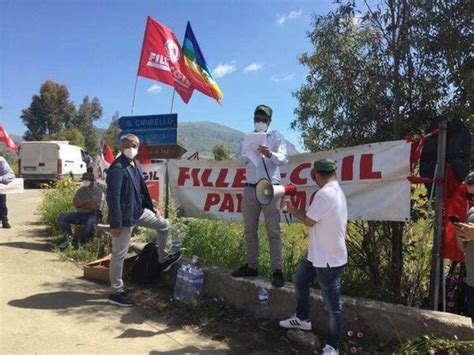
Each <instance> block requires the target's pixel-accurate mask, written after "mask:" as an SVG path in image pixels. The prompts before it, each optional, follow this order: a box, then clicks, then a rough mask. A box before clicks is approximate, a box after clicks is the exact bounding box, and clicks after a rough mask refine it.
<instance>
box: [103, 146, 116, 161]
mask: <svg viewBox="0 0 474 355" xmlns="http://www.w3.org/2000/svg"><path fill="white" fill-rule="evenodd" d="M104 159H105V161H106V162H107V163H109V164H112V163H113V162H114V160H115V158H114V153H113V152H112V149H111V148H110V146H109V145H108V144H106V145H104Z"/></svg>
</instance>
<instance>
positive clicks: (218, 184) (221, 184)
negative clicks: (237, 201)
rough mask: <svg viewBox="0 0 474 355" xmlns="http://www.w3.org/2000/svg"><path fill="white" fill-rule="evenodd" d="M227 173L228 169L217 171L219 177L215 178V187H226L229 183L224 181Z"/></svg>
mask: <svg viewBox="0 0 474 355" xmlns="http://www.w3.org/2000/svg"><path fill="white" fill-rule="evenodd" d="M228 172H229V169H227V168H226V169H221V170H220V171H219V176H218V177H217V181H216V187H228V186H229V183H228V182H226V181H225V178H226V177H227V173H228Z"/></svg>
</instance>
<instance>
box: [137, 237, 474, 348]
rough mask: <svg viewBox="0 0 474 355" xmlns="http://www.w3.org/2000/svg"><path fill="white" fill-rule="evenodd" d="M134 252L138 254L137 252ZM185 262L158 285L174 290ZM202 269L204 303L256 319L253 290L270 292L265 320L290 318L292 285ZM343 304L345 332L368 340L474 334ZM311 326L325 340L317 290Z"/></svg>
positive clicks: (395, 311) (373, 306)
mask: <svg viewBox="0 0 474 355" xmlns="http://www.w3.org/2000/svg"><path fill="white" fill-rule="evenodd" d="M141 247H143V246H141ZM133 250H134V251H137V248H136V247H135V248H134V249H133ZM139 250H141V248H140V247H138V251H139ZM189 262H190V259H189V258H186V257H183V259H182V260H181V262H180V263H177V264H176V265H174V267H173V268H172V269H171V270H170V271H169V272H167V273H166V274H163V277H162V280H163V282H164V283H165V284H166V285H168V286H169V287H170V288H173V287H174V283H175V278H176V272H177V270H178V268H179V267H180V265H178V264H187V263H189ZM202 269H203V271H204V275H205V278H204V288H203V294H204V295H206V296H208V297H218V298H221V297H222V298H223V299H224V300H225V302H226V303H227V304H229V305H232V306H233V307H235V308H237V309H239V310H241V311H244V312H249V313H251V314H254V315H255V316H257V315H259V314H260V312H259V310H260V303H259V300H258V288H259V287H265V288H267V289H268V291H269V292H268V293H269V298H268V310H267V311H266V314H267V318H268V319H270V320H274V321H279V320H282V319H285V318H288V317H289V316H290V315H291V314H293V313H295V309H296V300H295V294H294V286H293V284H292V283H288V282H287V283H285V285H284V286H283V287H282V288H280V289H278V288H275V287H273V286H272V285H271V283H270V282H269V280H266V279H263V278H260V277H255V278H233V277H231V275H230V273H231V270H228V269H224V268H218V267H214V266H205V267H202ZM342 301H343V311H344V326H343V327H344V331H347V330H362V331H363V332H364V334H367V336H370V337H371V338H374V339H378V340H380V341H387V342H388V341H393V340H396V339H402V340H403V339H409V338H413V337H417V336H423V335H425V334H428V335H436V336H440V337H441V336H442V337H447V338H451V339H452V338H453V337H454V335H456V336H457V337H458V338H459V339H460V340H474V328H473V327H472V322H471V319H470V318H467V317H463V316H459V315H456V314H451V313H444V312H436V311H429V310H423V309H418V308H412V307H407V306H403V305H397V304H391V303H386V302H379V301H373V300H369V299H363V298H361V299H356V298H352V297H347V296H343V297H342ZM311 320H312V325H313V330H314V331H315V332H316V334H326V330H327V328H326V327H327V321H328V317H327V313H326V311H325V310H324V303H323V298H322V295H321V293H320V291H319V290H311Z"/></svg>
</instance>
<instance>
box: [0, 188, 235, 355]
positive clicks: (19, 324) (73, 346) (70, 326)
mask: <svg viewBox="0 0 474 355" xmlns="http://www.w3.org/2000/svg"><path fill="white" fill-rule="evenodd" d="M40 198H41V191H39V190H27V191H26V192H25V193H23V194H18V195H10V196H8V197H7V199H8V202H7V203H8V207H9V211H10V212H9V215H10V222H11V224H12V226H13V228H12V229H10V230H5V229H0V354H27V353H36V354H67V353H84V354H91V353H102V354H105V353H108V354H113V353H115V354H119V353H120V354H150V353H153V354H159V353H212V354H216V353H224V352H226V350H227V348H226V345H225V344H223V343H220V342H215V341H212V340H210V339H208V338H206V337H203V336H202V335H200V334H197V333H195V332H193V331H192V330H186V331H184V330H182V329H176V328H172V329H170V328H169V327H168V326H167V325H166V324H165V323H164V322H163V323H160V322H154V321H148V320H145V318H144V317H143V316H142V314H141V313H140V310H139V309H137V308H131V309H130V308H120V307H117V306H112V305H109V304H108V303H106V302H105V296H106V295H107V290H106V288H105V286H102V285H100V284H96V283H93V282H88V281H86V280H83V279H81V276H82V270H81V269H79V268H78V267H76V266H75V265H74V264H73V263H71V262H64V261H61V260H59V258H58V257H57V255H55V254H53V253H51V252H50V251H49V250H48V248H47V247H46V245H45V243H44V241H45V239H47V238H48V236H47V234H46V233H45V229H44V227H42V226H41V225H40V224H39V223H38V217H37V216H36V215H35V210H36V206H37V204H38V202H39V201H40Z"/></svg>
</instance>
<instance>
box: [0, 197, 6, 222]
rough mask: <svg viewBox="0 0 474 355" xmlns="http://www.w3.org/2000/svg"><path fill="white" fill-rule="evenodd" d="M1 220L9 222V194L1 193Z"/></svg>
mask: <svg viewBox="0 0 474 355" xmlns="http://www.w3.org/2000/svg"><path fill="white" fill-rule="evenodd" d="M0 221H2V222H8V208H7V195H0Z"/></svg>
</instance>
